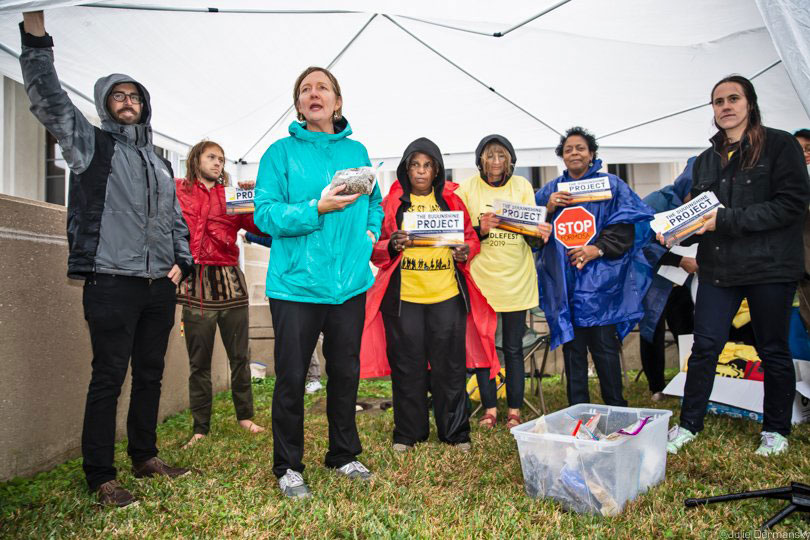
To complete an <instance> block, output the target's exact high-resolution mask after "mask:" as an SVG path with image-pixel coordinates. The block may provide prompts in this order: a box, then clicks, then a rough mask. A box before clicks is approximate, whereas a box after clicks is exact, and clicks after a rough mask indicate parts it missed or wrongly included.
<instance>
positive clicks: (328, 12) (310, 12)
mask: <svg viewBox="0 0 810 540" xmlns="http://www.w3.org/2000/svg"><path fill="white" fill-rule="evenodd" d="M79 6H80V7H89V8H106V9H133V10H138V11H171V12H182V13H230V14H252V15H255V14H273V15H338V14H347V13H365V12H364V11H349V10H345V9H313V10H304V9H229V8H214V7H199V8H195V7H188V8H185V7H165V6H140V5H135V4H107V3H96V2H88V3H86V4H79Z"/></svg>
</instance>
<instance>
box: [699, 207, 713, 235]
mask: <svg viewBox="0 0 810 540" xmlns="http://www.w3.org/2000/svg"><path fill="white" fill-rule="evenodd" d="M703 219H704V222H703V227H701V228H700V230H699V231H698V232H696V233H695V234H703V233H707V232H710V231H713V230H715V229H716V228H717V210H712V211H711V212H709V213H708V214H706V215H705V216H703Z"/></svg>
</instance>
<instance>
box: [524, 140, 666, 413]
mask: <svg viewBox="0 0 810 540" xmlns="http://www.w3.org/2000/svg"><path fill="white" fill-rule="evenodd" d="M597 149H598V145H597V143H596V138H595V137H594V136H593V135H592V134H590V133H589V132H588V131H586V130H585V129H583V128H581V127H573V128H571V129H569V130H568V131H567V132H566V133H565V135H563V136H562V137H561V138H560V144H559V145H558V146H557V149H556V153H557V155H558V156H559V157H561V158H562V159H563V162H564V163H565V166H566V170H565V172H564V173H563V175H562V176H560V177H559V178H557V179H555V180H553V181H552V182H550V183H549V184H547V185H545V186H544V187H543V188H542V189H541V190H540V191H538V192H537V194H536V196H535V200H536V202H537V204H538V205H543V206H546V208H547V209H548V215H549V219H550V220H552V222H553V223H554V224H555V227H554V234H553V238H554V240H550V241H549V243H548V245H546V247H545V248H543V250H542V251H541V254H540V257H539V259H538V267H537V273H538V280H539V282H540V291H541V294H542V299H541V305H542V307H543V310H544V311H545V313H546V317H547V319H548V323H549V328H550V330H551V346H552V348H556V347H557V346H559V345H560V344H562V346H563V357H564V360H565V372H566V375H567V379H566V381H567V388H566V390H567V392H568V402H569V403H570V404H571V405H574V404H576V403H588V402H590V395H589V393H588V352H589V351H590V353H591V356H592V357H593V361H594V366H595V367H596V372H597V374H598V375H599V385H600V388H601V391H602V399H603V400H604V402H605V403H606V404H608V405H616V406H625V405H627V401H625V399H624V397H623V396H622V374H621V364H620V361H619V347H620V341H619V340H620V339H623V338H624V336H626V335H627V333H628V332H629V331H630V329H631V328H633V326H635V324H636V323H637V322H638V321H639V320H640V319H641V316H642V315H643V312H644V310H643V308H642V306H641V300H642V298H643V297H644V293H645V292H646V289H647V287H648V286H649V282H650V265H649V264H648V263H647V261H646V260H645V259H644V256H643V255H642V253H641V249H640V248H641V246H642V245H643V244H644V243H645V242H646V241H647V240H648V238H637V237H636V234H635V231H634V224H635V223H639V222H643V221H649V220H651V219H652V215H653V212H652V209H651V208H649V207H648V206H647V205H645V204H644V203H643V202H641V199H639V198H638V196H637V195H636V194H635V193H633V191H632V190H631V189H630V187H629V186H628V185H627V184H626V183H625V182H624V181H623V180H622V179H621V178H619V177H617V176H614V175H612V174H606V173H600V172H598V171H599V169H600V168H601V167H602V162H601V161H600V160H598V159H596V152H597ZM596 178H607V179H608V182H609V186H610V191H611V198H610V199H609V200H601V201H588V202H582V203H574V200H573V197H572V195H571V194H570V193H567V192H560V191H558V189H557V184H558V183H560V182H572V181H577V180H590V179H596ZM575 205H576V206H581V207H582V208H584V209H585V210H587V211H588V212H589V213H590V214H592V215H593V221H594V223H593V224H592V225H593V227H594V231H595V234H594V235H593V237H592V239H591V240H590V241H589V242H588V243H587V245H584V246H581V247H575V248H571V249H569V248H567V247H565V246H564V245H563V244H562V242H561V238H560V234H561V232H562V230H561V229H562V227H560V230H558V227H557V224H558V218H560V215H561V214H562V212H563V209H564V208H566V207H569V206H575ZM561 224H562V223H560V225H561Z"/></svg>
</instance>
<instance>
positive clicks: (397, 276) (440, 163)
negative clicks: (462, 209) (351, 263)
mask: <svg viewBox="0 0 810 540" xmlns="http://www.w3.org/2000/svg"><path fill="white" fill-rule="evenodd" d="M417 152H419V153H422V154H425V155H428V156H430V158H431V159H432V160H433V162H434V163H435V164H436V178H434V179H433V195H434V196H435V197H436V203H437V204H438V205H439V208H441V209H442V211H443V212H447V211H449V210H450V207H449V206H448V204H447V201H445V199H444V188H445V178H444V175H445V170H444V159H442V153H441V151H440V150H439V147H438V146H436V143H434V142H433V141H431V140H430V139H428V138H425V137H421V138H419V139H416V140H415V141H413V142H412V143H411V144H409V145H408V147H407V148H406V149H405V152H404V153H403V154H402V160H401V161H400V162H399V165H398V166H397V180H399V184H400V185H401V186H402V195H401V196H400V198H399V200H400V205H399V207H398V208H397V213H396V223H397V227H400V228H401V227H402V215H403V214H404V213H405V212H407V211H408V209H409V208H410V207H411V181H410V178H409V177H408V161H409V160H410V157H411V156H412V155H413V154H415V153H417ZM388 251H389V254H390V255H391V258H392V259H393V258H396V257H397V256H398V255H399V253H397V252H396V251H394V245H393V243H389V244H388ZM453 264H454V265H456V263H455V260H454V261H453ZM455 275H456V283H457V284H458V289H459V292H460V293H461V296H462V297H463V299H464V305H465V306H466V309H467V311H468V312H469V310H470V301H469V293H468V291H467V281H466V279H464V276H463V275H462V274H461V272H460V271H459V269H458V266H457V265H456V267H455ZM401 287H402V276H401V272H400V269H399V267H397V269H396V270H394V273H393V274H392V275H391V281H390V282H389V284H388V289H386V291H385V296H383V299H382V303H381V304H380V311H381V312H382V313H384V314H386V315H394V316H399V311H400V302H401V294H400V292H401Z"/></svg>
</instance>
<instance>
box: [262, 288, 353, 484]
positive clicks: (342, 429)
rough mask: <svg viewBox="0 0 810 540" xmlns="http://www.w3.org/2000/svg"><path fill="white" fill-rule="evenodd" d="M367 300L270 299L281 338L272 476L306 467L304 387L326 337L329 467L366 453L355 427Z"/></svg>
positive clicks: (278, 343)
mask: <svg viewBox="0 0 810 540" xmlns="http://www.w3.org/2000/svg"><path fill="white" fill-rule="evenodd" d="M365 308H366V295H365V293H363V294H358V295H357V296H355V297H353V298H350V299H348V300H346V301H345V302H344V303H342V304H337V305H335V304H310V303H306V302H289V301H287V300H276V299H274V298H271V299H270V313H271V315H272V316H273V328H274V329H275V334H276V343H275V349H274V351H275V362H276V386H275V390H274V391H273V473H275V475H276V476H277V477H279V478H280V477H282V476H284V474H285V473H286V472H287V469H292V470H294V471H298V472H301V471H303V470H304V464H303V463H301V459H302V458H303V456H304V386H305V385H306V379H307V370H308V369H309V362H310V360H311V359H312V351H314V350H315V344H316V343H317V342H318V335H319V334H320V333H321V332H323V356H324V359H325V360H326V376H327V382H326V417H327V419H328V421H329V451H328V452H327V453H326V459H325V463H326V466H327V467H342V466H343V465H346V464H347V463H350V462H352V461H354V460H355V458H356V457H357V455H359V454H360V452H362V447H361V446H360V437H359V436H358V435H357V424H356V423H355V418H354V415H355V409H354V407H355V404H356V401H357V385H358V383H359V382H360V338H361V336H362V335H363V321H364V319H365Z"/></svg>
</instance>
